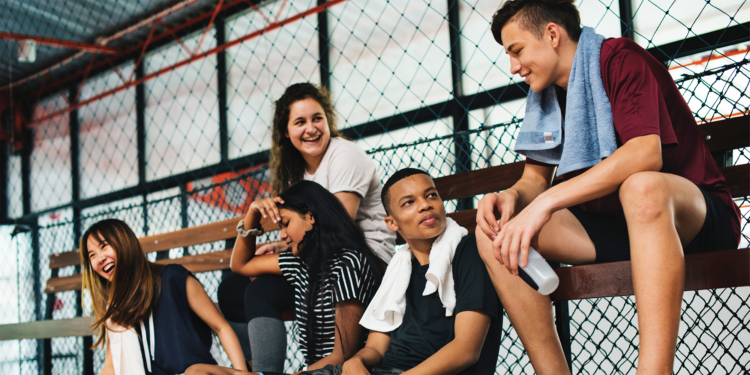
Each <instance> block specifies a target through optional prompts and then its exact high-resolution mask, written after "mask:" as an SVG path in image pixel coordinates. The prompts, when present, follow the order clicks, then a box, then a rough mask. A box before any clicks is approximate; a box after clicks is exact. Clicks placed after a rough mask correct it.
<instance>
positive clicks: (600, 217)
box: [568, 186, 737, 263]
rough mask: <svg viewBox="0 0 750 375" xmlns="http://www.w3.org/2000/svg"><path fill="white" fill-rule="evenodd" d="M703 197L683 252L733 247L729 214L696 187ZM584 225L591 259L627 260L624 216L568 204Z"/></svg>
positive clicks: (734, 244) (718, 202)
mask: <svg viewBox="0 0 750 375" xmlns="http://www.w3.org/2000/svg"><path fill="white" fill-rule="evenodd" d="M698 188H699V189H700V190H701V193H703V198H705V200H706V221H705V222H704V223H703V227H702V228H701V230H700V232H698V235H697V236H696V237H695V239H694V240H693V242H692V243H690V245H688V246H685V247H684V249H683V253H684V254H685V255H687V254H694V253H703V252H707V251H714V250H727V249H736V248H737V241H736V240H735V238H734V232H733V230H732V222H731V220H732V219H731V218H732V215H730V213H729V209H728V207H726V205H724V202H722V201H721V199H719V197H717V196H715V195H713V194H711V193H709V192H707V191H705V190H703V189H702V188H701V187H700V186H699V187H698ZM568 211H570V212H571V213H572V214H573V215H575V217H576V218H577V219H578V221H579V222H580V223H581V225H583V228H584V229H586V233H588V235H589V238H591V241H592V242H593V243H594V247H595V248H596V261H595V263H606V262H618V261H623V260H630V239H629V238H628V225H627V222H626V221H625V216H624V215H622V214H620V215H616V214H600V213H591V212H586V211H584V210H582V209H581V208H580V207H579V206H574V207H570V208H568Z"/></svg>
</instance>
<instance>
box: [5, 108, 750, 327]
mask: <svg viewBox="0 0 750 375" xmlns="http://www.w3.org/2000/svg"><path fill="white" fill-rule="evenodd" d="M700 130H701V132H702V135H703V138H704V140H706V144H707V146H708V147H709V149H710V150H711V152H714V153H721V152H724V151H728V150H733V149H737V148H744V147H750V117H749V116H742V117H735V118H731V119H728V120H722V121H716V122H713V123H709V124H704V125H701V126H700ZM523 168H524V163H523V162H517V163H511V164H506V165H500V166H495V167H489V168H484V169H481V170H474V171H469V172H463V173H457V174H455V175H451V176H446V177H441V178H437V179H435V185H436V186H437V189H438V192H439V193H440V195H441V197H442V198H443V199H444V200H446V201H447V200H451V199H459V198H466V197H473V196H476V195H480V194H487V193H491V192H496V191H502V190H505V189H507V188H509V187H511V186H512V185H513V184H514V183H515V182H516V181H518V179H519V178H520V177H521V174H522V172H523ZM721 170H722V173H723V174H724V176H725V177H726V179H727V183H728V184H729V188H730V190H731V192H732V193H733V195H734V196H735V197H745V196H748V195H750V164H745V165H738V166H732V167H725V168H722V169H721ZM448 216H450V217H452V218H453V219H454V220H456V221H457V222H458V223H459V224H460V225H462V226H464V227H466V228H467V229H469V231H470V232H473V231H474V228H475V226H476V210H475V209H470V210H463V211H458V212H454V213H451V214H449V215H448ZM239 219H240V218H235V219H230V220H224V221H220V222H216V223H211V224H206V225H201V226H197V227H192V228H185V229H181V230H178V231H174V232H169V233H164V234H159V235H153V236H147V237H143V238H141V239H140V243H141V246H142V247H143V250H144V252H146V253H152V252H162V251H167V250H169V249H173V248H180V247H188V246H195V245H200V244H205V243H211V242H215V241H224V240H229V239H233V238H235V237H236V236H237V233H236V230H235V226H236V223H237V221H238V220H239ZM262 225H263V228H264V229H265V230H267V231H272V230H276V229H277V226H276V225H274V224H273V223H272V222H271V221H270V220H266V221H264V222H263V223H262ZM399 242H400V243H403V241H402V240H401V239H399ZM230 256H231V249H225V250H220V251H214V252H210V253H205V254H200V255H187V256H183V257H181V258H176V259H162V260H158V261H156V263H160V264H169V263H176V264H182V265H184V266H185V267H186V268H187V269H188V270H190V271H192V272H195V273H199V272H207V271H217V270H225V269H228V268H229V260H230ZM685 263H686V277H685V278H686V282H685V290H686V291H689V290H702V289H715V288H727V287H738V286H749V285H750V249H740V250H736V249H728V250H724V251H718V252H711V253H703V254H696V255H688V256H686V257H685ZM78 264H79V253H78V250H73V251H69V252H64V253H59V254H53V255H52V256H50V261H49V267H50V269H59V268H62V267H68V266H75V265H78ZM557 273H558V275H559V276H560V286H559V287H558V289H557V290H556V291H555V292H554V293H553V294H552V299H553V300H555V301H563V300H576V299H584V298H597V297H613V296H624V295H632V294H633V285H632V278H631V271H630V262H614V263H605V264H594V265H582V266H573V267H564V268H558V269H557ZM80 288H81V276H80V274H76V275H72V276H64V277H53V278H50V279H49V280H48V281H47V284H46V289H45V291H46V293H49V294H54V293H58V292H64V291H71V290H80ZM83 320H84V318H75V319H67V320H60V321H55V323H51V322H50V321H40V322H30V323H21V324H15V325H5V326H2V325H0V340H9V339H20V338H35V339H38V338H51V337H67V336H89V335H91V334H92V333H91V331H90V330H89V329H88V326H87V325H85V324H81V321H83ZM84 322H85V321H84ZM62 326H65V327H64V329H57V328H54V327H62ZM42 327H44V328H42Z"/></svg>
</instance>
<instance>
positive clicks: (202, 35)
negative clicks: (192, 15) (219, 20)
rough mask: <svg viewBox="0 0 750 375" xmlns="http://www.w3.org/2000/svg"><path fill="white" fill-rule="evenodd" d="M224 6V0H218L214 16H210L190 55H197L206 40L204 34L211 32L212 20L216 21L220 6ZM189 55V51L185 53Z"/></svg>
mask: <svg viewBox="0 0 750 375" xmlns="http://www.w3.org/2000/svg"><path fill="white" fill-rule="evenodd" d="M222 5H224V0H219V4H217V5H216V10H214V14H213V15H212V16H211V20H210V21H208V25H206V28H205V29H204V30H203V34H201V39H200V40H199V41H198V45H197V46H195V51H193V53H191V55H195V54H196V53H198V51H200V50H201V44H203V40H205V39H206V34H208V30H211V26H213V25H214V20H215V19H216V15H217V14H219V10H221V6H222ZM186 52H188V53H190V52H189V51H186Z"/></svg>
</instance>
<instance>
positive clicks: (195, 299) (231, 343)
mask: <svg viewBox="0 0 750 375" xmlns="http://www.w3.org/2000/svg"><path fill="white" fill-rule="evenodd" d="M186 289H187V298H188V304H189V305H190V309H191V310H193V312H194V313H195V314H196V315H198V317H199V318H201V320H203V321H204V322H206V324H208V326H209V327H210V328H211V330H212V331H214V333H216V336H218V337H219V341H221V345H222V346H223V347H224V351H226V352H227V356H229V360H230V361H231V362H232V367H234V368H235V369H237V370H243V371H247V365H246V363H245V357H244V355H243V354H242V348H241V347H240V341H239V340H238V339H237V335H235V333H234V331H233V330H232V327H230V326H229V323H227V321H226V319H224V316H223V315H221V313H220V312H219V309H217V308H216V305H214V303H213V301H211V298H209V297H208V294H206V291H205V290H204V289H203V285H201V283H200V282H198V280H196V279H195V278H194V277H192V276H188V278H187V286H186Z"/></svg>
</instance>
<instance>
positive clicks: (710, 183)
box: [476, 0, 740, 374]
mask: <svg viewBox="0 0 750 375" xmlns="http://www.w3.org/2000/svg"><path fill="white" fill-rule="evenodd" d="M580 23H581V22H580V16H579V14H578V10H577V9H576V8H575V6H574V5H573V0H569V1H565V0H547V1H540V0H536V1H532V0H511V1H507V2H505V3H504V4H503V5H502V7H501V8H500V9H499V10H498V12H497V13H496V14H495V16H494V18H493V24H492V32H493V35H494V37H495V40H496V41H497V42H498V43H500V44H501V45H503V46H504V47H505V50H506V51H507V53H508V54H509V55H510V61H511V73H512V74H519V75H520V76H521V77H524V78H525V79H526V82H527V83H528V84H529V85H530V86H531V89H532V90H533V91H535V92H540V91H542V90H543V89H545V88H547V87H549V86H550V85H556V87H555V88H556V90H557V96H558V98H559V101H560V105H561V109H562V110H563V116H564V109H565V94H566V90H567V86H568V81H569V78H570V72H571V67H572V65H573V60H574V57H575V54H576V49H577V46H578V38H579V36H580V35H581V27H580ZM600 65H601V77H602V83H603V85H604V89H605V91H606V93H607V97H608V99H609V102H610V104H611V109H612V118H613V122H614V127H615V133H616V138H617V139H616V141H617V146H618V148H617V150H616V151H614V153H612V154H611V155H610V156H609V157H607V158H605V159H603V160H602V161H601V162H599V163H598V164H596V165H594V166H593V167H591V168H587V169H582V170H577V171H574V172H570V173H567V174H566V175H565V176H564V181H563V182H561V183H559V184H557V185H555V186H554V187H550V185H551V182H552V179H553V175H554V172H555V165H549V164H544V163H540V162H537V161H534V160H532V159H527V160H526V166H525V169H524V173H523V176H522V177H521V179H520V180H519V181H518V182H517V183H516V184H515V185H514V186H513V187H511V188H510V189H508V190H505V191H503V192H501V193H496V194H489V195H487V196H485V197H484V198H483V199H482V200H481V201H480V202H479V205H478V210H477V224H478V227H477V236H476V238H477V243H478V246H479V251H480V254H481V256H482V259H483V260H484V262H485V265H486V266H487V269H488V270H489V273H490V275H491V277H492V281H493V284H494V285H495V289H496V290H497V293H498V295H499V296H500V299H501V300H502V302H503V305H504V306H505V309H506V311H507V312H508V316H509V317H510V320H511V322H512V323H513V326H514V328H515V329H516V331H517V332H518V335H519V337H520V338H521V341H522V342H523V344H524V347H525V348H526V350H527V352H528V354H529V358H530V359H531V362H532V364H533V366H534V369H535V371H536V372H537V373H538V374H564V373H569V371H568V368H567V365H566V363H565V359H564V356H563V352H562V348H561V346H560V343H559V339H558V337H557V333H556V331H555V328H554V322H553V318H552V309H551V305H550V298H549V297H547V296H542V295H541V294H539V293H537V292H535V291H534V290H533V289H531V288H530V287H529V286H528V285H527V284H526V283H524V281H522V280H521V279H520V278H519V277H516V276H517V275H518V267H519V255H520V256H521V261H520V263H521V264H520V265H521V266H524V265H525V262H526V260H527V254H528V248H529V246H533V247H534V248H536V249H537V250H538V251H539V252H540V253H541V254H542V256H543V257H544V258H545V259H547V260H550V261H557V262H562V263H567V264H581V263H593V262H608V261H619V260H631V261H632V272H633V287H634V290H635V297H636V302H637V307H638V327H639V333H640V349H641V350H640V354H639V362H638V374H671V372H672V368H673V362H674V353H675V347H676V342H677V332H678V327H679V322H680V307H681V303H682V294H683V284H684V279H685V262H684V255H685V254H689V253H694V252H701V251H710V250H720V249H729V248H736V247H737V245H738V243H739V239H740V225H739V210H738V208H737V206H736V205H735V204H734V202H733V201H732V196H731V194H730V192H729V189H728V188H727V185H726V181H725V180H724V177H723V176H722V174H721V172H720V170H719V168H718V166H717V165H716V163H715V161H714V160H713V158H712V157H711V154H710V153H709V151H708V149H707V148H706V146H705V144H704V143H703V141H702V139H701V138H700V133H699V131H698V126H697V125H696V123H695V120H694V118H693V116H692V113H691V111H690V108H689V107H688V106H687V104H686V102H685V100H684V99H683V98H682V96H681V94H680V92H679V91H678V89H677V86H676V85H675V83H674V81H673V80H672V78H671V76H670V75H669V73H668V71H667V69H666V68H665V67H664V66H663V65H662V64H661V63H660V62H659V61H657V60H656V59H655V58H654V57H652V56H651V55H650V54H649V53H648V52H646V51H645V50H644V49H643V48H641V47H639V46H638V45H637V44H635V43H634V42H632V41H630V40H628V39H625V38H617V39H608V40H605V41H604V42H603V43H602V47H601V56H600ZM563 137H564V136H563ZM563 144H565V139H564V138H563Z"/></svg>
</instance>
